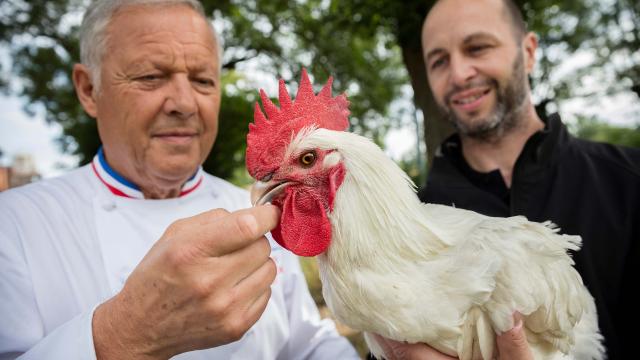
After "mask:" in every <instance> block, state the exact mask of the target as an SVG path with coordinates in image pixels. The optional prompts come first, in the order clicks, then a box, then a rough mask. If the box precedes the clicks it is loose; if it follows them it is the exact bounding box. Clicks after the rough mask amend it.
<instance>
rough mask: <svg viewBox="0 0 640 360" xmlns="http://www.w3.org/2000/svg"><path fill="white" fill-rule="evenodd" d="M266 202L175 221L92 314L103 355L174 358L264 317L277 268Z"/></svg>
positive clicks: (273, 214)
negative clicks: (110, 295) (232, 211)
mask: <svg viewBox="0 0 640 360" xmlns="http://www.w3.org/2000/svg"><path fill="white" fill-rule="evenodd" d="M278 218H279V211H278V210H277V208H276V207H275V206H272V205H265V206H260V207H255V208H251V209H246V210H241V211H237V212H234V213H229V212H228V211H225V210H212V211H208V212H205V213H202V214H199V215H196V216H193V217H191V218H187V219H182V220H178V221H176V222H174V223H173V224H171V225H170V226H169V228H168V229H167V230H166V231H165V233H164V234H163V235H162V237H161V238H160V239H159V240H158V241H157V242H156V244H155V245H154V246H153V247H152V248H151V250H150V251H149V252H148V253H147V254H146V256H145V257H144V259H142V261H141V262H140V264H139V265H138V266H137V267H136V268H135V270H134V271H133V273H132V274H131V276H129V278H128V279H127V282H126V283H125V285H124V287H123V289H122V291H120V293H118V294H117V295H116V296H114V297H113V298H111V299H110V300H108V301H107V302H105V303H103V304H102V305H100V306H99V307H98V308H97V309H96V311H95V313H94V317H93V338H94V345H95V349H96V354H97V355H98V358H99V359H109V358H114V359H132V358H136V359H141V358H142V359H160V358H164V359H167V358H169V357H171V356H174V355H176V354H179V353H183V352H186V351H190V350H196V349H205V348H210V347H215V346H219V345H223V344H227V343H230V342H233V341H236V340H238V339H240V338H241V337H242V335H244V333H245V332H246V331H247V330H248V329H249V328H250V327H251V326H252V325H253V324H254V323H255V322H256V321H258V319H259V318H260V316H261V315H262V313H263V311H264V309H265V308H266V306H267V302H268V301H269V298H270V296H271V283H272V282H273V280H274V279H275V276H276V267H275V264H274V262H273V260H271V259H270V258H269V255H270V250H271V248H270V246H269V243H268V241H267V239H266V238H265V237H264V236H263V235H264V234H265V233H267V232H268V231H269V230H271V229H273V228H274V227H275V226H276V225H277V223H278Z"/></svg>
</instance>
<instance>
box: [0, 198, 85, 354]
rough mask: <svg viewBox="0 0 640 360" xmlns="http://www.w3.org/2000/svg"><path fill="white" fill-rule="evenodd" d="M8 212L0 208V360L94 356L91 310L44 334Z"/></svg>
mask: <svg viewBox="0 0 640 360" xmlns="http://www.w3.org/2000/svg"><path fill="white" fill-rule="evenodd" d="M12 219H13V217H12V213H11V212H10V211H8V210H7V209H6V208H4V209H3V208H0V319H2V324H1V325H0V360H4V359H15V358H19V359H95V358H96V355H95V350H94V346H93V336H92V331H91V321H92V317H93V310H91V311H88V312H86V313H83V314H80V315H78V316H77V317H75V318H73V319H71V320H70V321H68V322H66V323H64V324H63V325H61V326H59V327H57V328H56V329H55V330H54V331H52V332H50V333H49V334H47V335H46V336H45V333H46V329H45V324H44V323H43V321H42V318H41V316H40V311H39V309H38V304H37V300H36V297H35V295H34V291H33V284H32V282H31V276H30V274H29V267H28V264H27V262H26V261H25V257H24V250H23V247H22V245H21V241H20V232H19V230H18V228H17V226H16V224H15V222H14V221H13V220H12Z"/></svg>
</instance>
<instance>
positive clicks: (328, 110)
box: [247, 69, 349, 179]
mask: <svg viewBox="0 0 640 360" xmlns="http://www.w3.org/2000/svg"><path fill="white" fill-rule="evenodd" d="M332 82H333V78H332V77H330V78H329V80H327V83H326V84H325V85H324V87H323V88H322V90H321V91H320V92H319V93H318V95H315V94H314V92H313V87H312V85H311V81H309V76H308V75H307V71H306V70H305V69H302V78H301V80H300V85H299V87H298V94H297V95H296V99H295V101H292V100H291V96H289V92H288V91H287V88H286V87H285V84H284V80H282V79H280V84H279V87H280V91H279V100H280V108H278V107H277V106H276V105H274V104H273V102H271V99H269V97H268V96H267V94H266V93H265V92H264V90H262V89H261V90H260V97H261V98H262V104H263V106H264V113H263V112H262V110H261V109H260V105H259V104H258V103H257V102H256V104H255V110H254V115H253V121H254V123H253V124H249V135H247V169H248V170H249V173H250V174H251V176H253V177H254V178H257V179H260V178H261V176H266V175H267V174H268V173H269V172H270V171H271V168H275V167H277V166H278V165H280V161H281V160H282V156H283V154H284V152H285V150H286V147H287V145H288V144H289V142H290V141H291V140H292V139H293V136H294V135H295V134H297V133H298V132H299V131H300V130H302V129H303V128H306V127H309V126H313V125H315V126H316V127H317V128H324V129H329V130H338V131H344V130H346V129H347V128H348V127H349V120H348V116H349V101H347V97H346V95H345V94H342V95H340V96H336V97H332V96H331V84H332Z"/></svg>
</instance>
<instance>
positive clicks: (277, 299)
mask: <svg viewBox="0 0 640 360" xmlns="http://www.w3.org/2000/svg"><path fill="white" fill-rule="evenodd" d="M220 55H221V54H220V50H219V44H218V41H217V38H216V35H215V32H214V31H213V28H212V27H211V25H210V23H209V22H208V21H207V20H206V17H205V16H204V13H203V11H202V9H201V7H200V5H199V3H198V2H197V1H194V0H183V1H180V0H156V1H153V0H129V1H116V0H101V1H96V2H94V3H92V5H91V6H90V8H89V9H88V11H87V13H86V14H85V18H84V20H83V24H82V29H81V58H82V64H79V65H76V66H75V67H74V69H73V82H74V84H75V86H76V90H77V94H78V98H79V100H80V102H81V103H82V106H83V107H84V109H85V111H86V112H87V113H88V114H89V115H91V116H92V117H94V118H96V119H97V122H98V129H99V133H100V138H101V140H102V143H103V147H102V149H101V150H100V152H99V153H98V154H97V155H96V157H95V159H94V160H93V162H92V163H91V164H89V165H87V166H84V167H81V168H80V169H77V170H75V171H73V172H71V173H69V174H67V175H65V176H63V177H60V178H56V179H52V180H47V181H42V182H39V183H36V184H33V185H30V186H26V187H23V188H19V189H15V190H12V191H9V192H6V193H3V194H2V195H0V244H1V246H0V289H1V292H0V318H2V325H1V326H0V358H2V359H5V358H14V357H17V356H20V355H22V358H25V359H44V358H46V359H52V358H54V359H89V358H95V357H97V358H99V359H134V358H135V359H166V358H169V357H172V356H174V355H178V354H182V353H186V352H189V353H188V354H184V355H181V356H179V358H181V359H204V358H207V359H214V358H215V359H261V358H264V359H273V358H314V359H316V358H317V359H343V358H357V355H356V353H355V351H354V350H353V348H352V347H351V346H350V345H349V343H348V342H347V341H346V340H345V339H344V338H342V337H340V336H338V334H337V333H336V330H335V327H334V326H333V324H332V323H331V322H329V321H322V320H320V317H319V315H318V311H317V308H316V307H315V304H314V303H313V301H312V299H311V297H310V295H309V292H308V289H307V286H306V283H305V281H304V277H303V275H302V273H301V271H300V268H299V264H298V263H297V259H296V258H294V257H292V255H290V254H289V253H287V252H284V251H280V248H278V247H277V246H275V245H273V244H271V243H269V241H268V240H267V239H266V238H265V237H264V236H263V235H264V234H265V233H266V232H268V231H269V230H270V229H272V228H273V227H274V226H275V225H276V223H277V219H278V212H277V209H276V208H275V207H273V206H270V205H268V206H262V207H257V208H251V209H245V210H241V209H243V208H247V207H249V205H250V204H249V201H248V196H247V194H246V193H245V192H244V191H243V190H240V189H238V188H236V187H234V186H232V185H231V184H229V183H227V182H225V181H223V180H221V179H218V178H216V177H213V176H211V175H208V174H205V173H204V172H203V171H202V169H201V168H200V164H201V163H202V161H203V160H204V159H205V157H206V156H207V154H208V153H209V151H210V150H211V147H212V145H213V142H214V140H215V137H216V135H217V125H218V110H219V105H220ZM231 121H232V120H231ZM211 209H216V210H211ZM199 349H206V350H202V351H192V350H199Z"/></svg>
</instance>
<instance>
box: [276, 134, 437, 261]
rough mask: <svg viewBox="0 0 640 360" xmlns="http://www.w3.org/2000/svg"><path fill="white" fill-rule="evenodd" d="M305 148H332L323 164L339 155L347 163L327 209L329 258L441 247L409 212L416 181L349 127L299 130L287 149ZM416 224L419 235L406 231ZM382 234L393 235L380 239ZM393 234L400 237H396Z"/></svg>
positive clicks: (367, 257) (412, 207)
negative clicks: (338, 186)
mask: <svg viewBox="0 0 640 360" xmlns="http://www.w3.org/2000/svg"><path fill="white" fill-rule="evenodd" d="M292 147H294V148H295V150H293V149H292ZM307 149H323V150H337V153H334V154H336V155H330V156H331V157H329V159H326V160H325V165H326V166H332V165H335V163H336V161H337V160H342V162H343V164H344V166H345V168H346V174H345V178H344V182H343V183H342V185H341V186H340V188H339V189H338V192H337V194H336V201H335V207H334V209H333V212H332V213H330V214H329V218H330V220H331V224H332V232H333V233H332V242H331V246H330V247H329V250H328V251H327V252H328V255H330V256H329V257H330V258H335V257H337V258H340V260H338V261H339V262H341V263H343V264H344V263H345V262H344V261H345V260H347V262H346V263H350V264H352V265H358V264H360V265H362V264H363V262H369V261H372V262H375V259H376V258H377V257H378V256H384V254H385V253H388V252H389V251H392V252H394V253H397V254H403V253H405V252H406V254H405V255H406V256H407V258H408V259H410V258H411V257H412V254H414V253H415V252H416V251H418V252H420V253H421V254H428V253H433V252H434V251H436V250H438V249H440V248H442V243H441V242H440V241H439V240H438V239H437V238H436V237H435V236H433V237H432V238H431V239H425V238H424V236H423V234H424V230H425V229H424V227H425V226H426V225H424V223H423V222H422V221H421V219H420V214H415V213H414V212H413V211H415V209H416V208H420V205H419V204H420V201H419V199H418V197H417V196H416V194H415V185H414V184H413V182H412V181H411V179H409V177H408V176H407V175H406V174H405V172H404V171H402V169H400V168H399V167H398V166H397V165H396V164H395V163H394V162H393V161H392V160H391V159H389V158H388V157H387V156H386V155H385V154H384V152H383V151H382V150H381V149H380V148H379V147H378V146H377V145H376V144H374V143H373V142H372V141H371V140H369V139H367V138H365V137H362V136H359V135H356V134H352V133H348V132H342V131H332V130H326V129H316V128H309V129H305V130H303V131H300V132H299V133H298V136H296V138H295V139H294V141H292V143H291V147H290V148H289V150H288V151H287V152H288V153H289V152H291V151H295V152H300V151H302V150H307ZM337 154H339V155H337ZM338 156H339V158H338ZM327 162H329V163H327ZM399 185H401V186H399ZM412 210H413V211H412ZM416 222H417V223H416ZM416 227H418V228H421V230H422V233H421V235H422V236H417V235H418V234H407V233H406V232H407V231H408V229H415V228H416ZM385 236H388V237H392V236H393V237H394V239H393V240H391V241H386V242H380V241H379V239H380V238H381V237H382V238H385ZM398 237H401V238H403V239H404V241H397V240H399V239H398ZM344 257H347V258H348V259H345V258H344ZM329 261H331V260H330V259H329ZM354 263H355V264H354Z"/></svg>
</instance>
